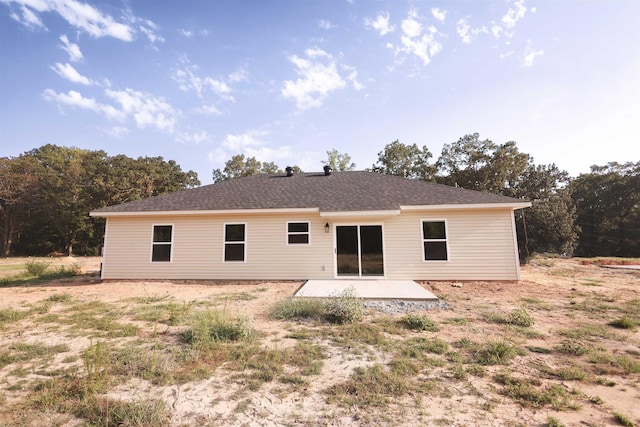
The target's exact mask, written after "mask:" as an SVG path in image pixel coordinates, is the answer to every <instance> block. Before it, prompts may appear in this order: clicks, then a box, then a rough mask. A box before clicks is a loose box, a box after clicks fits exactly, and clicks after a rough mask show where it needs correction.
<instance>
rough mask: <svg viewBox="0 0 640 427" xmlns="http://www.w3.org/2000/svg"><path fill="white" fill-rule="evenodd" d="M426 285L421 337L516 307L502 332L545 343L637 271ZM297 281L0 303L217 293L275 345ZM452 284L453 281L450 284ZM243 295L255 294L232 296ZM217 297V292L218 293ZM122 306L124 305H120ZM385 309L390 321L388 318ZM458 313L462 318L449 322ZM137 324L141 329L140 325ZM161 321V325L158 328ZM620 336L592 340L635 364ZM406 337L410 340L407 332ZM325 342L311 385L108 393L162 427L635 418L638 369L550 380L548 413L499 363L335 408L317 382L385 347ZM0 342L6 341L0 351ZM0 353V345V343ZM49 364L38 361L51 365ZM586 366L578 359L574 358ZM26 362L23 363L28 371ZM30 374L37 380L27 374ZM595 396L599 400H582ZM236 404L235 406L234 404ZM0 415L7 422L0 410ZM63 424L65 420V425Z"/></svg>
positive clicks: (93, 285)
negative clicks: (524, 396)
mask: <svg viewBox="0 0 640 427" xmlns="http://www.w3.org/2000/svg"><path fill="white" fill-rule="evenodd" d="M56 262H59V263H65V262H67V263H72V262H76V263H81V264H82V268H83V271H94V270H97V269H98V268H99V264H98V263H99V259H98V258H82V259H79V260H78V259H75V260H74V259H58V260H57V261H56ZM421 284H422V286H424V287H425V288H426V289H427V290H429V291H431V292H433V293H434V294H436V295H437V296H439V297H440V298H442V299H444V300H446V301H447V302H449V303H450V304H451V309H449V310H432V311H429V312H427V313H426V314H427V315H428V316H429V318H431V319H432V320H434V321H435V322H437V323H438V325H439V326H440V331H439V332H437V333H432V334H429V336H431V337H433V336H437V337H438V338H440V339H442V340H444V341H446V342H448V343H450V344H451V343H454V342H456V341H457V340H459V339H461V338H463V337H470V338H472V339H474V340H478V341H482V340H485V339H489V338H491V337H494V338H500V337H505V336H511V335H514V334H513V333H512V332H510V330H509V329H508V328H506V327H505V326H504V325H500V324H496V323H495V322H489V321H486V313H494V314H496V313H497V314H502V315H507V314H508V313H510V312H511V310H513V309H515V308H518V307H522V306H523V305H526V307H527V310H528V311H529V312H530V313H531V314H532V315H533V316H534V318H535V319H536V323H535V325H534V326H533V327H532V328H531V330H532V331H533V332H535V334H533V335H534V336H533V337H532V338H529V339H525V338H522V337H520V336H514V339H515V340H520V341H521V342H522V344H523V346H525V345H526V346H528V347H532V346H539V347H544V348H547V349H553V348H554V347H555V346H557V345H558V344H559V343H560V342H561V341H562V340H563V337H561V336H559V334H558V333H557V332H558V331H560V330H562V329H571V328H576V327H579V326H580V325H581V324H586V323H589V324H596V323H597V324H605V325H606V323H607V322H609V321H610V320H613V318H616V317H619V316H618V314H617V312H615V310H614V309H610V310H606V311H604V312H603V311H598V310H596V311H592V310H588V309H585V310H576V309H575V307H576V306H579V305H580V304H583V303H591V302H598V301H604V302H606V303H608V304H609V305H611V306H615V305H616V304H626V303H627V302H629V301H636V302H637V301H638V300H640V272H638V271H633V270H622V269H605V268H601V267H599V266H597V265H580V264H579V263H578V262H576V261H574V260H565V259H557V258H553V259H551V258H540V259H538V260H537V261H534V262H532V263H530V264H529V265H527V266H524V267H523V268H522V280H521V281H520V282H518V283H495V282H463V283H452V282H423V283H421ZM300 285H301V283H300V282H268V281H267V282H206V281H198V282H193V281H186V282H176V281H173V282H164V281H148V282H140V281H136V282H133V281H108V282H101V281H99V280H98V279H97V277H95V276H82V277H78V278H74V279H65V280H61V281H55V282H52V283H48V284H44V285H39V286H28V287H9V288H0V310H1V309H7V308H13V309H16V310H20V309H24V308H26V307H29V306H30V305H33V304H36V303H38V302H40V301H43V300H44V299H46V298H48V297H49V296H51V295H54V294H61V293H68V294H71V295H72V296H73V298H74V300H77V301H96V300H97V301H104V302H112V303H118V304H127V302H125V301H126V300H129V299H130V298H132V297H166V298H168V299H171V300H172V301H177V302H183V301H184V302H191V301H198V300H211V299H212V298H213V299H215V298H217V297H218V298H226V299H224V305H225V308H226V309H227V310H229V311H230V312H231V313H233V314H241V315H245V316H250V317H252V318H253V319H254V326H255V328H256V329H257V330H259V331H261V332H262V333H263V334H264V336H265V337H266V338H264V339H263V345H264V346H267V347H274V346H277V347H278V348H285V347H287V346H291V345H293V344H295V342H296V340H294V339H291V338H285V336H286V335H288V334H289V333H290V331H291V330H292V328H293V329H295V328H301V327H302V328H304V327H305V324H304V323H300V322H284V321H276V320H272V319H271V318H270V317H269V312H270V310H271V308H272V306H273V305H274V304H275V303H276V302H277V301H279V300H281V299H284V298H287V297H289V296H291V295H292V294H293V293H294V292H295V290H296V289H297V288H298V287H299V286H300ZM460 285H461V286H460ZM247 292H248V293H254V294H256V295H258V298H257V299H241V298H238V299H234V298H233V295H237V294H240V293H247ZM225 296H226V297H225ZM129 304H130V303H129ZM383 316H386V315H383V314H381V313H378V312H369V313H367V316H366V318H365V321H372V320H374V319H378V318H380V317H383ZM399 317H400V316H396V317H395V318H399ZM456 319H467V320H468V322H457V321H456ZM20 325H22V326H21V327H19V328H18V329H16V328H11V327H5V328H0V349H2V348H3V347H5V346H7V345H8V344H9V343H12V342H17V341H24V342H36V341H37V342H46V343H47V344H49V345H53V344H56V343H66V344H67V345H69V346H70V347H71V349H72V352H77V353H80V352H81V351H82V350H84V349H85V348H87V346H88V345H89V344H90V340H89V338H88V337H85V336H75V337H68V336H65V334H64V333H61V332H60V331H59V330H57V329H55V328H51V329H50V330H48V329H47V328H46V327H44V326H41V325H31V324H27V323H21V324H20ZM148 328H149V326H147V329H148ZM167 328H168V327H167ZM615 332H616V333H617V334H618V335H619V336H620V337H622V338H619V339H616V340H609V339H607V340H604V339H603V340H602V342H601V343H600V344H601V345H603V346H605V347H606V349H607V350H608V351H610V352H611V353H612V354H625V355H630V356H631V357H633V358H635V359H636V360H640V332H639V331H638V330H637V329H636V330H615ZM409 336H411V335H409ZM323 344H325V345H326V349H327V355H328V358H327V359H326V360H324V364H323V368H322V372H321V373H320V374H319V375H317V376H314V377H312V380H311V383H310V384H309V385H308V386H307V387H305V388H304V389H303V390H302V391H300V390H296V392H293V393H289V392H287V391H286V388H283V386H282V385H281V384H278V383H277V382H274V383H273V384H267V385H265V386H263V387H262V388H261V389H260V390H258V391H256V392H251V391H250V390H248V389H247V388H246V387H244V384H243V383H242V381H239V380H238V379H237V378H234V376H233V375H231V374H229V373H228V372H225V371H222V370H219V371H217V372H216V375H214V376H213V377H211V378H208V379H204V380H199V381H196V382H191V383H187V384H182V385H180V386H177V385H173V386H166V387H158V386H153V385H152V384H150V383H148V382H146V381H144V380H142V379H136V380H133V381H129V382H127V383H125V384H122V385H120V386H118V387H117V388H115V389H113V390H111V391H110V392H109V394H110V395H112V396H114V397H118V398H119V399H135V398H136V397H140V396H161V397H162V399H163V400H164V401H165V402H166V403H167V405H168V407H169V408H170V411H171V424H172V425H211V426H214V425H216V426H217V425H242V426H284V425H327V426H350V425H362V426H364V425H427V426H428V425H456V426H469V425H478V426H493V425H512V426H515V425H527V426H529V425H531V426H536V425H537V426H543V425H546V423H547V420H548V417H550V416H552V417H554V418H556V419H558V420H561V421H562V423H563V424H564V425H566V426H585V425H586V426H602V425H616V421H615V419H614V418H613V413H614V412H616V413H622V414H625V415H626V416H627V417H629V418H630V419H631V420H633V421H634V422H636V423H638V422H640V405H639V403H640V375H639V374H637V373H632V374H618V373H616V372H607V373H605V374H603V375H601V376H598V375H595V374H591V375H590V376H589V378H588V379H587V380H583V381H578V382H576V381H564V380H558V381H555V383H557V384H560V385H561V386H562V387H564V388H566V390H568V391H574V392H575V391H576V390H579V393H580V394H577V396H578V397H579V398H578V400H579V403H580V408H579V409H577V410H574V411H555V410H554V409H552V408H551V407H548V406H544V407H540V408H536V407H530V406H523V405H520V404H518V403H516V402H514V401H513V400H511V399H509V398H507V397H505V396H503V395H502V394H500V393H499V391H500V386H499V385H497V384H496V383H495V382H492V381H491V378H492V375H493V374H494V373H496V372H500V371H504V370H505V367H504V366H490V367H487V368H486V369H487V375H485V376H484V377H475V376H472V375H470V376H468V377H466V379H464V380H462V381H460V380H457V379H455V378H453V377H452V375H451V373H450V371H447V370H446V369H434V371H433V373H432V377H433V378H436V379H437V380H438V381H439V384H440V385H441V388H440V390H441V392H440V393H436V394H435V395H425V396H422V397H416V396H409V397H403V398H397V399H392V401H391V403H390V404H389V405H388V406H387V407H385V408H378V407H373V408H371V407H367V408H359V407H349V408H345V407H342V406H339V405H335V404H329V403H327V401H326V395H325V394H324V393H323V390H325V389H326V388H327V387H329V386H331V385H333V384H337V383H340V382H343V381H345V380H346V379H347V378H348V377H349V376H350V375H351V373H352V372H353V369H354V368H355V367H358V366H370V365H372V364H374V363H382V364H385V363H388V362H389V358H390V356H389V354H388V352H384V351H380V350H378V349H375V348H368V349H367V350H366V351H357V352H354V351H351V350H350V349H349V348H348V347H344V346H334V345H331V344H330V343H326V342H325V343H323ZM5 348H6V347H5ZM0 351H1V350H0ZM55 363H56V362H55V361H54V362H51V363H50V364H49V368H54V367H55ZM568 363H569V364H570V363H571V359H570V358H566V357H565V358H559V357H558V356H557V354H555V353H552V354H543V353H535V352H530V353H527V354H526V355H522V356H519V357H517V358H516V359H515V360H514V361H513V362H511V364H510V365H508V366H507V368H506V369H507V370H508V371H510V372H511V373H512V374H514V375H521V376H525V377H540V373H539V371H537V370H536V369H535V368H534V366H537V365H540V364H542V365H545V366H548V367H550V368H557V367H560V366H566V365H567V364H568ZM583 363H586V362H583ZM12 369H15V364H13V365H9V366H7V367H6V368H4V369H2V370H0V388H2V389H3V391H2V395H3V399H1V400H0V406H5V407H11V406H12V405H15V404H19V402H20V399H22V398H23V397H24V393H21V392H12V391H10V390H9V388H10V386H11V385H12V384H15V383H16V382H17V381H18V380H17V379H16V378H14V377H13V376H12V374H11V370H12ZM32 369H33V368H32ZM602 376H605V377H606V378H607V379H610V380H611V381H612V382H615V385H614V386H611V385H604V384H600V383H599V382H598V381H596V378H597V377H602ZM29 378H32V379H33V380H34V381H35V380H37V378H38V377H37V375H32V376H30V377H29ZM595 396H597V397H598V399H599V401H598V402H592V400H594V401H595V399H590V398H593V397H595ZM241 401H242V402H246V405H245V406H246V407H244V408H243V410H238V405H239V402H241ZM0 413H4V418H3V417H1V416H0V424H2V422H3V421H2V420H3V419H4V420H5V421H7V420H8V421H7V422H10V421H11V420H13V421H11V422H15V421H16V420H15V419H14V418H11V416H8V415H7V413H6V412H5V411H0ZM60 420H61V421H59V422H60V423H61V424H63V425H74V423H76V422H77V421H75V420H73V419H66V418H61V419H60ZM50 421H51V419H50V418H44V419H38V418H37V417H36V418H35V419H34V420H32V422H31V424H30V425H47V424H48V423H49V422H50ZM65 423H66V424H65Z"/></svg>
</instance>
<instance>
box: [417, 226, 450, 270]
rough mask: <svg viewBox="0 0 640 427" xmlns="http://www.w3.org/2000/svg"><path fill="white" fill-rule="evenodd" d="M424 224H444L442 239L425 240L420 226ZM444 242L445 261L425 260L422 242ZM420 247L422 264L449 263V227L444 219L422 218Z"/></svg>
mask: <svg viewBox="0 0 640 427" xmlns="http://www.w3.org/2000/svg"><path fill="white" fill-rule="evenodd" d="M424 222H444V236H445V238H444V239H425V238H424V231H423V228H422V224H423V223H424ZM427 241H428V242H445V245H446V248H447V259H426V254H425V253H424V242H427ZM420 246H421V247H422V262H428V263H446V262H450V261H451V251H450V250H449V226H448V224H447V220H446V219H445V218H422V219H420Z"/></svg>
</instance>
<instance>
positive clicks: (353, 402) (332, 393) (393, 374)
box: [325, 364, 416, 407]
mask: <svg viewBox="0 0 640 427" xmlns="http://www.w3.org/2000/svg"><path fill="white" fill-rule="evenodd" d="M415 389H416V387H415V385H413V384H412V383H411V382H410V381H409V380H408V378H407V377H406V376H405V375H402V374H400V373H398V371H397V370H389V369H387V368H385V367H384V366H382V365H380V364H376V365H373V366H371V367H369V368H360V367H359V368H356V369H355V370H354V372H353V374H352V375H351V377H350V378H349V379H348V380H347V381H346V382H343V383H339V384H336V385H334V386H332V387H330V388H328V389H327V390H326V391H325V393H326V394H327V400H328V402H329V403H336V404H338V405H340V406H345V407H352V406H357V407H367V406H381V407H384V406H387V404H388V403H389V400H390V399H391V398H397V397H401V396H404V395H406V394H408V393H411V392H412V391H414V390H415Z"/></svg>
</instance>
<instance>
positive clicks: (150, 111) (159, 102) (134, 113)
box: [104, 89, 179, 133]
mask: <svg viewBox="0 0 640 427" xmlns="http://www.w3.org/2000/svg"><path fill="white" fill-rule="evenodd" d="M104 93H105V95H106V96H107V97H109V98H111V99H113V100H114V101H116V102H117V103H118V104H120V107H121V111H122V112H123V113H124V114H125V115H127V116H130V117H133V120H134V121H135V123H136V125H137V126H138V127H139V128H145V127H154V128H156V129H158V130H161V131H165V132H168V133H172V132H173V128H174V126H175V124H176V121H177V117H178V115H179V112H178V111H176V110H175V109H174V108H173V107H172V106H171V105H170V104H169V103H168V102H166V101H165V100H164V99H163V98H161V97H156V96H153V95H151V94H149V93H144V92H139V91H136V90H133V89H125V90H123V91H122V90H120V91H116V90H110V89H106V90H105V91H104Z"/></svg>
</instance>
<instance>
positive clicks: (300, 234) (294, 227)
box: [287, 222, 309, 245]
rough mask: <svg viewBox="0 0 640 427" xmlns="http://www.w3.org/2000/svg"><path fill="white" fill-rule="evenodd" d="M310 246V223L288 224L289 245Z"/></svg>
mask: <svg viewBox="0 0 640 427" xmlns="http://www.w3.org/2000/svg"><path fill="white" fill-rule="evenodd" d="M308 244H309V223H308V222H288V223H287V245H308Z"/></svg>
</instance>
